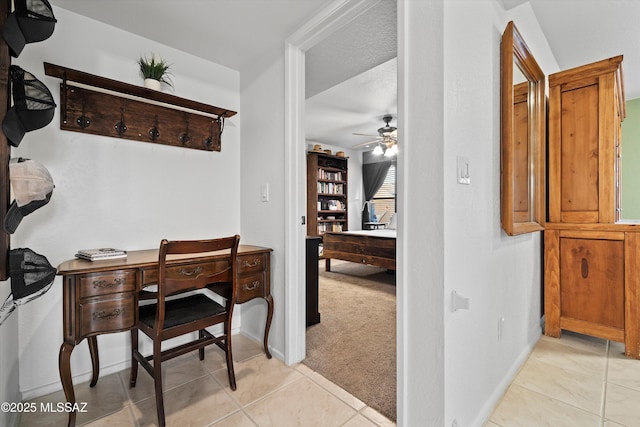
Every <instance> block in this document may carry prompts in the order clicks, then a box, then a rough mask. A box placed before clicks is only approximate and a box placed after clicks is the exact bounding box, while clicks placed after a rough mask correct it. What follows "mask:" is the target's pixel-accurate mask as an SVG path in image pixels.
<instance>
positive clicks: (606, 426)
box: [604, 421, 631, 427]
mask: <svg viewBox="0 0 640 427" xmlns="http://www.w3.org/2000/svg"><path fill="white" fill-rule="evenodd" d="M604 427H631V426H623V425H622V424H618V423H614V422H613V421H605V422H604Z"/></svg>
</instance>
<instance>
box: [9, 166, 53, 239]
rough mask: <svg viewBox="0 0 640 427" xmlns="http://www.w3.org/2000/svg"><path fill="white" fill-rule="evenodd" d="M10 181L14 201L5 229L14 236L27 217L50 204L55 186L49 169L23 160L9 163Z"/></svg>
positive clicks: (10, 207)
mask: <svg viewBox="0 0 640 427" xmlns="http://www.w3.org/2000/svg"><path fill="white" fill-rule="evenodd" d="M9 180H10V181H11V189H12V190H13V195H14V200H13V202H12V203H11V206H9V210H8V211H7V214H6V215H5V216H4V229H5V230H6V231H7V233H10V234H13V233H14V232H15V231H16V229H17V228H18V225H20V222H21V221H22V219H23V218H24V217H25V216H27V215H29V214H30V213H32V212H33V211H35V210H36V209H38V208H41V207H42V206H44V205H46V204H47V203H49V200H50V199H51V194H52V193H53V188H54V185H53V178H51V174H49V171H48V170H47V168H45V167H44V166H42V165H41V164H40V163H38V162H36V161H35V160H29V159H22V158H18V159H11V161H10V162H9Z"/></svg>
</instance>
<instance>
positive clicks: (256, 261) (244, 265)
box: [242, 258, 262, 268]
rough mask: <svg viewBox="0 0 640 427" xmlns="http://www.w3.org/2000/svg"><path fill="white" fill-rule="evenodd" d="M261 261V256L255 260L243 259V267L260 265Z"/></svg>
mask: <svg viewBox="0 0 640 427" xmlns="http://www.w3.org/2000/svg"><path fill="white" fill-rule="evenodd" d="M261 262H262V259H261V258H254V259H253V262H251V261H247V260H244V261H242V266H243V267H249V268H253V267H257V266H259V265H260V263H261Z"/></svg>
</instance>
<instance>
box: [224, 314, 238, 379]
mask: <svg viewBox="0 0 640 427" xmlns="http://www.w3.org/2000/svg"><path fill="white" fill-rule="evenodd" d="M224 335H225V338H224V341H225V348H226V351H225V353H226V355H227V374H228V375H229V387H231V390H235V389H236V373H235V370H234V369H233V351H232V350H231V315H229V318H228V319H227V321H226V322H224Z"/></svg>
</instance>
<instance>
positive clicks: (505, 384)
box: [470, 334, 542, 427]
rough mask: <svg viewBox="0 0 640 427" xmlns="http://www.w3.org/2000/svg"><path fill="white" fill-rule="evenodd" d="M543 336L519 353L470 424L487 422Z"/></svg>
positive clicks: (479, 426) (478, 424)
mask: <svg viewBox="0 0 640 427" xmlns="http://www.w3.org/2000/svg"><path fill="white" fill-rule="evenodd" d="M541 337H542V334H540V335H539V336H538V338H537V339H536V340H535V341H533V342H530V343H529V344H528V345H527V346H526V347H525V348H524V349H523V350H522V352H521V353H520V354H519V355H518V357H516V359H515V360H514V362H513V364H512V365H511V367H510V368H509V370H508V371H507V373H506V374H505V376H504V377H503V378H502V381H500V382H499V383H498V385H497V386H496V388H495V389H494V391H493V393H491V395H490V396H489V398H488V399H487V401H486V402H485V404H484V405H483V406H482V409H481V410H480V412H479V413H478V415H477V416H476V419H475V420H474V421H473V422H472V423H471V424H470V426H477V427H481V426H484V425H485V423H486V422H487V421H488V420H489V418H490V417H491V414H492V413H493V411H494V409H495V407H496V405H497V404H498V402H500V399H502V397H503V396H504V394H505V393H506V391H507V389H508V388H509V386H510V385H511V383H512V382H513V380H514V379H515V377H516V375H517V374H518V372H519V371H520V368H522V366H523V365H524V363H525V362H526V361H527V359H528V358H529V355H530V354H531V352H532V351H533V348H534V347H535V346H536V344H537V343H538V340H539V339H540V338H541Z"/></svg>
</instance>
